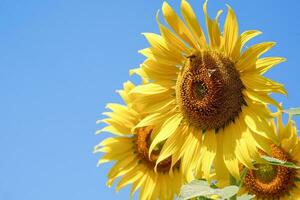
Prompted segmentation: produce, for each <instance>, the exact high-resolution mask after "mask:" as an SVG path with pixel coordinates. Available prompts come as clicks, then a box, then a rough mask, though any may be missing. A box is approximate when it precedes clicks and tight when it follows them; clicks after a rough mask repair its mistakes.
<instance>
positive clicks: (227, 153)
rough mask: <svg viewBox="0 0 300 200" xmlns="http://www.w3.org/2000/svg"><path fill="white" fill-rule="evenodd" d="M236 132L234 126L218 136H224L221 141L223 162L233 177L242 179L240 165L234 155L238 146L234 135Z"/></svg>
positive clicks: (230, 126)
mask: <svg viewBox="0 0 300 200" xmlns="http://www.w3.org/2000/svg"><path fill="white" fill-rule="evenodd" d="M235 131H236V130H235V129H234V128H233V126H232V125H229V126H228V128H227V129H226V131H224V132H223V131H221V133H218V134H220V135H221V134H222V138H221V139H222V143H223V160H224V162H225V165H226V167H227V169H228V170H229V172H230V174H231V175H232V176H233V177H235V178H236V179H240V172H239V164H238V160H237V158H236V156H235V154H234V152H235V149H236V145H237V144H236V138H235V134H234V132H235ZM218 148H219V146H218Z"/></svg>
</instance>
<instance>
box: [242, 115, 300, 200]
mask: <svg viewBox="0 0 300 200" xmlns="http://www.w3.org/2000/svg"><path fill="white" fill-rule="evenodd" d="M277 125H278V130H277V135H278V142H276V144H275V143H272V144H271V145H270V147H271V149H272V154H271V155H272V156H273V157H274V158H277V159H280V160H283V161H289V162H293V163H294V164H296V165H299V164H300V139H299V138H298V136H297V130H296V126H295V125H294V122H293V121H292V120H291V119H289V120H288V123H287V125H286V126H284V125H283V123H282V119H281V115H280V117H279V118H278V123H277ZM273 126H274V130H276V127H275V125H273ZM261 153H262V154H264V152H263V151H261ZM299 180H300V171H299V170H296V169H294V168H287V167H283V166H275V165H270V164H265V163H263V164H257V165H256V169H252V170H250V171H249V172H248V173H247V174H246V176H245V179H244V184H243V188H242V192H248V193H251V194H254V195H255V196H256V199H265V200H272V199H278V200H297V199H300V182H299Z"/></svg>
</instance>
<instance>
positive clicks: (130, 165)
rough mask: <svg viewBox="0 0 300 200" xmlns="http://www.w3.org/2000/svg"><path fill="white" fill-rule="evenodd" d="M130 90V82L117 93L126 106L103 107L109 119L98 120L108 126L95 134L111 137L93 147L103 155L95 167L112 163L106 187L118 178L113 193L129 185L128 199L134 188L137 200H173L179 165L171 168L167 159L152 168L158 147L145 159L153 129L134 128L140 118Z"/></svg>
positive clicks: (180, 181) (169, 159) (150, 127)
mask: <svg viewBox="0 0 300 200" xmlns="http://www.w3.org/2000/svg"><path fill="white" fill-rule="evenodd" d="M133 88H134V85H133V84H132V83H131V82H127V83H125V84H124V90H121V91H119V93H120V95H121V96H122V98H123V100H124V101H125V103H126V104H127V106H123V105H120V104H108V105H107V108H109V109H110V110H111V111H112V112H106V113H104V114H105V115H107V116H108V117H109V118H107V119H104V120H100V122H101V123H102V122H105V123H107V124H108V126H106V127H104V128H103V129H101V130H100V131H98V133H100V132H103V131H104V132H111V133H113V134H114V135H115V136H113V137H111V138H107V139H105V140H103V141H102V142H100V143H99V144H98V145H97V146H95V150H94V151H95V153H96V152H102V153H104V155H103V157H102V158H101V159H100V160H99V162H98V164H101V163H106V162H110V161H115V164H114V166H113V167H112V168H111V170H110V172H109V173H108V181H107V185H108V186H109V187H110V186H111V185H112V184H113V182H114V181H115V179H117V178H119V177H121V178H120V181H119V183H118V184H117V186H116V190H117V191H118V190H119V189H120V188H122V187H124V186H126V185H128V184H132V188H131V192H130V196H131V197H130V198H132V195H133V194H134V193H135V191H136V190H137V189H140V196H139V199H140V200H156V199H165V200H173V199H174V196H175V195H178V193H179V190H180V187H181V185H182V184H183V181H184V178H183V176H182V173H181V172H180V162H177V163H176V164H175V165H174V166H173V167H172V168H171V158H167V159H165V160H163V161H162V162H161V163H160V164H159V165H157V166H156V160H157V157H158V154H159V151H160V150H159V148H158V149H155V150H154V151H153V152H152V153H151V154H150V157H149V156H148V155H149V143H150V140H151V134H152V131H153V130H154V129H155V127H153V126H145V127H142V128H137V129H134V127H135V125H136V124H137V123H138V122H139V121H140V120H141V119H142V117H143V116H142V115H141V114H140V110H139V108H138V107H136V106H135V105H133V104H132V103H131V102H132V99H131V98H130V97H129V96H128V92H129V91H130V90H132V89H133ZM154 167H156V170H154Z"/></svg>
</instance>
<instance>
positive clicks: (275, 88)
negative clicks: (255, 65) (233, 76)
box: [241, 73, 287, 95]
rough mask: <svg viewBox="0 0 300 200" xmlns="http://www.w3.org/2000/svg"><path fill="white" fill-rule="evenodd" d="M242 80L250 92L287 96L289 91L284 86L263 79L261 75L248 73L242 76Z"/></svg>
mask: <svg viewBox="0 0 300 200" xmlns="http://www.w3.org/2000/svg"><path fill="white" fill-rule="evenodd" d="M241 80H242V82H243V84H244V86H245V87H246V88H247V89H249V90H253V91H256V92H265V93H270V92H276V93H280V94H284V95H287V91H286V90H285V89H284V86H283V85H282V84H279V83H276V82H274V81H272V80H270V79H267V78H265V77H262V76H261V75H259V74H254V73H248V74H245V75H242V76H241Z"/></svg>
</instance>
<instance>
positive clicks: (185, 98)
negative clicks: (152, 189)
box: [130, 0, 286, 178]
mask: <svg viewBox="0 0 300 200" xmlns="http://www.w3.org/2000/svg"><path fill="white" fill-rule="evenodd" d="M203 11H204V15H205V21H206V27H207V33H208V37H207V38H206V36H205V34H204V32H203V30H202V28H201V26H200V25H199V23H198V22H197V18H196V16H195V14H194V12H193V9H192V7H191V6H190V5H189V3H188V2H187V1H185V0H182V3H181V13H182V16H183V19H184V21H182V20H181V19H180V18H179V17H178V15H177V14H176V13H175V12H174V10H173V9H172V8H171V7H170V5H169V4H168V3H166V2H164V3H163V6H162V13H163V16H164V19H165V20H166V22H167V24H168V25H169V26H170V27H171V30H170V29H168V28H167V27H166V26H164V25H163V24H162V23H161V22H160V21H159V19H158V17H157V22H158V25H159V28H160V32H161V35H158V34H153V33H145V34H144V35H145V37H146V39H147V40H148V41H149V43H150V45H151V47H149V48H146V49H143V50H141V51H140V53H142V54H143V55H144V56H146V57H147V59H146V60H145V62H144V63H143V64H142V65H141V67H140V68H138V69H136V70H133V72H136V73H138V74H140V75H142V76H143V77H146V78H148V79H149V80H150V81H149V83H147V84H143V85H140V86H138V87H136V88H134V89H133V90H132V91H131V93H130V94H131V95H132V97H133V98H134V99H135V103H136V104H138V105H141V106H143V111H144V112H147V113H150V114H149V116H148V117H146V118H144V119H143V120H142V121H141V122H140V123H139V124H138V125H137V127H143V126H146V125H147V126H149V125H154V124H156V125H157V124H161V126H159V127H158V128H157V131H156V132H153V135H154V136H155V137H154V138H153V141H152V143H151V146H150V149H149V150H150V151H149V152H150V153H151V152H152V150H153V149H155V148H156V147H157V145H162V144H164V145H163V148H162V150H161V152H160V156H159V158H158V160H157V163H159V162H160V161H162V160H164V159H166V158H168V157H169V156H172V165H174V164H175V163H176V162H177V161H178V160H180V159H181V160H182V168H183V171H184V172H188V171H191V169H196V171H195V172H196V174H197V173H200V172H201V173H204V176H205V178H209V177H210V172H211V169H212V168H211V167H212V165H213V163H214V162H215V170H216V173H217V176H219V175H220V176H221V175H224V174H228V171H229V172H230V174H231V175H233V176H234V177H236V178H239V177H240V176H239V167H238V165H239V164H238V163H239V162H241V163H243V164H244V165H246V166H247V167H249V168H252V167H253V165H252V159H253V158H256V157H258V156H259V155H258V153H257V151H256V147H257V146H258V147H259V148H261V149H262V150H264V151H266V152H270V151H271V149H270V148H269V146H268V145H267V140H268V139H273V140H274V139H275V135H274V134H273V132H272V131H269V129H270V126H268V123H267V121H268V120H269V119H270V118H273V117H274V115H273V113H271V112H270V111H269V109H268V107H267V106H268V104H272V105H275V106H276V107H278V108H280V105H278V103H277V102H276V101H274V100H273V99H272V98H271V97H269V94H270V93H272V92H275V93H281V94H286V91H285V89H284V88H283V85H281V84H279V83H276V82H274V81H272V80H270V79H268V78H265V77H263V76H262V75H263V74H264V73H265V72H266V71H267V70H269V69H270V68H272V67H273V66H274V65H276V64H278V63H280V62H283V61H284V59H283V58H279V57H266V58H259V57H260V56H261V55H262V54H263V53H265V52H266V51H267V50H269V49H270V48H271V47H273V46H274V45H275V43H274V42H263V43H259V44H256V45H253V46H251V47H249V48H244V46H245V43H246V42H247V41H249V40H250V39H251V38H253V37H255V36H257V35H259V34H261V32H259V31H256V30H249V31H245V32H243V33H242V34H241V35H239V31H238V22H237V19H236V16H235V14H234V12H233V10H232V9H231V8H230V7H229V6H228V13H227V17H226V19H225V24H224V30H223V33H221V30H220V27H219V23H218V18H219V16H220V14H221V13H222V11H219V12H218V13H217V16H216V17H215V19H211V18H210V17H209V16H208V13H207V1H206V2H205V3H204V5H203Z"/></svg>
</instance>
